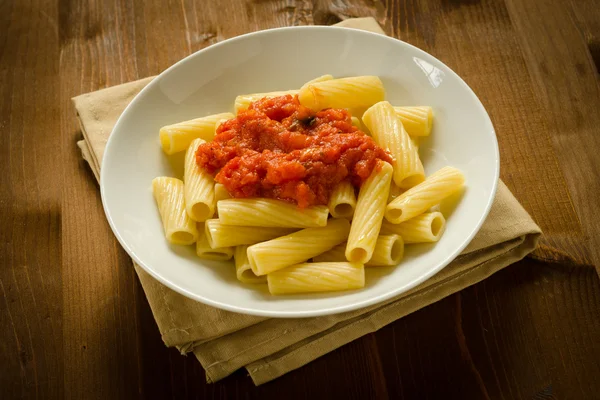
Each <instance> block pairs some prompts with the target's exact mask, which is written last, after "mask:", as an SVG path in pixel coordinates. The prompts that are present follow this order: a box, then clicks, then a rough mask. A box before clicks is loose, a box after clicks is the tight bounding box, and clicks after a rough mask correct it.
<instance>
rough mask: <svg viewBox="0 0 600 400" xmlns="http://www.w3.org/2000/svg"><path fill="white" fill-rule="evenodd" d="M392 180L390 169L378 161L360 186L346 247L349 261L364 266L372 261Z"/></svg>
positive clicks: (387, 165)
mask: <svg viewBox="0 0 600 400" xmlns="http://www.w3.org/2000/svg"><path fill="white" fill-rule="evenodd" d="M391 180H392V166H391V165H390V164H388V163H386V162H382V161H380V162H379V163H378V164H377V166H376V168H375V169H374V170H373V172H372V173H371V176H369V178H367V180H366V181H364V182H363V184H362V186H361V188H360V191H359V192H358V200H357V202H356V209H355V210H354V218H353V220H352V226H351V228H350V235H349V236H348V245H347V246H346V259H347V260H348V261H353V262H360V263H363V264H365V263H367V262H368V261H369V260H370V259H371V256H372V255H373V250H374V249H375V242H376V241H377V236H378V235H379V229H380V228H381V221H382V220H383V214H384V211H385V205H386V203H387V198H388V195H389V191H390V182H391Z"/></svg>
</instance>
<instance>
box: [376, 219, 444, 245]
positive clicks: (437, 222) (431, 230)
mask: <svg viewBox="0 0 600 400" xmlns="http://www.w3.org/2000/svg"><path fill="white" fill-rule="evenodd" d="M445 228H446V219H445V218H444V216H443V215H442V213H441V212H427V213H423V214H421V215H417V216H416V217H414V218H411V219H409V220H408V221H404V222H402V223H401V224H392V223H390V222H388V221H383V224H382V225H381V233H389V234H396V235H400V236H402V239H404V243H431V242H437V241H438V240H440V238H441V237H442V234H443V233H444V229H445Z"/></svg>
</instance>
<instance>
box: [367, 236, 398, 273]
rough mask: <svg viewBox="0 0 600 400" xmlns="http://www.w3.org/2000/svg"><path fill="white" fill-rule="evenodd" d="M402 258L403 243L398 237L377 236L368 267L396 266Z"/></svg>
mask: <svg viewBox="0 0 600 400" xmlns="http://www.w3.org/2000/svg"><path fill="white" fill-rule="evenodd" d="M403 256H404V241H403V240H402V237H401V236H398V235H379V237H378V238H377V242H376V243H375V249H374V250H373V256H372V257H371V259H370V260H369V262H368V263H366V264H365V265H366V266H369V267H380V266H392V265H398V263H399V262H400V260H402V257H403Z"/></svg>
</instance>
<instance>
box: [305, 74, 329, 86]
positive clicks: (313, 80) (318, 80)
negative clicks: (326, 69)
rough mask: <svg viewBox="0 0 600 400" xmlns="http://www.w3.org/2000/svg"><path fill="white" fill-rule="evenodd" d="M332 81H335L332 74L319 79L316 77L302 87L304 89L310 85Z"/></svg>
mask: <svg viewBox="0 0 600 400" xmlns="http://www.w3.org/2000/svg"><path fill="white" fill-rule="evenodd" d="M332 79H333V75H330V74H326V75H321V76H318V77H316V78H314V79H311V80H310V81H308V82H306V83H305V84H304V85H302V87H304V86H306V85H310V84H311V83H317V82H324V81H330V80H332Z"/></svg>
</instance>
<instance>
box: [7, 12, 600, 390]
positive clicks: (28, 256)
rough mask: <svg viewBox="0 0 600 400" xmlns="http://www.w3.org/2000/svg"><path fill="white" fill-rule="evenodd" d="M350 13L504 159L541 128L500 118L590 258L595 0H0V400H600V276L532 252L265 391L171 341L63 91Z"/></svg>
mask: <svg viewBox="0 0 600 400" xmlns="http://www.w3.org/2000/svg"><path fill="white" fill-rule="evenodd" d="M355 16H374V17H376V18H377V19H378V21H379V22H380V23H381V24H382V26H384V28H385V30H386V32H387V33H388V34H391V35H393V36H395V37H399V38H401V39H403V40H405V41H407V42H409V43H412V44H415V45H417V46H419V47H421V48H423V49H424V50H426V51H429V52H431V53H432V54H433V55H434V56H437V57H439V58H440V59H441V60H442V61H444V62H446V63H447V64H448V65H449V66H450V67H451V68H453V69H454V70H455V71H457V72H458V73H459V74H460V75H461V76H463V77H464V78H465V80H466V81H467V83H469V84H470V85H471V86H472V87H473V88H474V89H475V91H476V93H478V95H479V96H480V97H481V99H482V101H483V102H484V105H485V106H486V107H487V108H488V110H489V111H490V114H491V116H492V119H493V120H494V123H495V125H496V128H497V130H498V133H499V137H500V142H501V148H503V149H506V148H507V147H506V145H507V143H506V142H503V137H504V138H505V137H506V136H503V135H502V133H503V132H513V133H515V132H517V133H519V134H521V135H523V137H524V138H526V137H528V135H531V134H532V132H530V131H529V130H528V128H527V126H525V125H522V124H521V125H520V124H518V123H516V122H513V118H512V117H510V118H509V117H507V115H506V112H507V110H511V112H512V113H517V114H518V115H521V116H522V118H521V120H524V119H527V118H528V116H529V115H532V116H535V118H537V119H536V121H534V122H535V124H537V125H535V126H536V127H538V128H539V127H542V128H539V129H543V130H545V131H547V132H548V135H549V136H548V137H549V138H550V139H549V140H550V141H551V142H552V146H553V147H554V150H555V152H556V154H557V156H558V162H559V164H560V168H561V170H562V172H563V173H564V176H565V178H566V181H567V184H568V188H569V190H570V193H571V200H572V202H573V204H574V206H575V209H576V212H577V215H578V216H579V219H580V222H581V225H582V226H583V236H584V238H585V237H587V239H589V240H590V243H591V246H590V250H591V255H590V257H591V259H592V260H595V262H596V265H598V260H599V259H600V258H599V255H600V240H599V237H600V229H599V228H598V224H599V222H600V218H599V215H600V200H599V197H600V190H599V188H600V178H599V176H600V155H599V153H600V128H599V127H600V84H599V82H600V81H599V75H598V64H599V63H600V2H599V1H597V0H562V1H561V0H527V1H522V0H381V1H376V0H333V1H326V0H312V1H311V0H223V1H216V0H214V1H209V0H204V1H201V0H197V1H193V0H170V1H159V0H146V1H144V0H132V1H127V0H106V1H101V0H88V1H76V0H58V1H57V0H18V1H17V0H15V1H6V0H0V262H1V263H0V267H1V269H0V397H1V398H23V397H25V398H30V397H31V398H34V397H40V398H61V397H68V398H77V399H80V398H86V399H87V398H90V399H91V398H103V399H104V398H128V399H130V398H137V397H148V398H154V397H157V398H183V397H190V398H223V399H225V398H227V399H229V398H234V399H235V398H244V399H258V398H261V399H269V398H273V399H275V398H277V399H279V398H290V399H292V398H299V399H304V398H306V399H310V398H321V397H323V398H333V397H334V396H337V395H339V396H342V398H348V399H367V398H377V399H387V398H389V399H404V398H406V399H412V398H419V399H435V398H468V399H480V398H482V399H486V398H489V399H516V398H523V399H530V398H540V399H541V398H557V399H593V398H600V379H599V378H600V362H599V360H600V282H599V280H598V276H597V274H596V272H595V271H594V269H593V268H586V267H574V266H569V265H566V264H563V265H561V264H548V263H542V262H539V261H533V260H524V261H522V262H519V263H517V264H514V265H512V266H510V267H508V268H506V269H505V270H503V271H501V272H499V273H498V274H496V275H494V276H492V277H491V278H490V279H488V280H486V281H484V282H482V283H480V284H478V285H475V286H473V287H471V288H468V289H466V290H464V291H462V292H460V293H458V294H455V295H453V296H450V297H448V298H446V299H445V300H443V301H441V302H439V303H437V304H434V305H432V306H429V307H427V308H425V309H423V310H421V311H419V312H416V313H414V314H412V315H410V316H408V317H406V318H403V319H402V320H399V321H397V322H395V323H392V324H390V325H389V326H387V327H385V328H383V329H382V330H381V331H379V332H377V333H375V334H370V335H367V336H365V337H363V338H361V339H359V340H356V341H354V342H353V343H351V344H349V345H346V346H344V347H342V348H340V349H338V350H336V351H334V352H332V353H330V354H328V355H326V356H324V357H322V358H320V359H318V360H316V361H314V362H312V363H310V364H309V365H307V366H305V367H303V368H301V369H299V370H297V371H294V372H292V373H290V374H288V375H285V376H284V377H282V378H280V379H277V380H275V381H273V382H271V383H268V384H265V385H263V386H260V387H258V388H256V387H254V385H253V384H252V382H251V380H250V379H249V378H248V377H247V376H246V374H245V372H244V371H238V372H237V373H235V374H234V375H233V376H231V377H229V378H227V379H225V380H223V381H221V382H218V383H216V384H211V385H208V384H206V383H205V377H204V372H203V370H202V368H201V367H200V365H199V364H198V362H197V361H196V360H195V359H194V358H193V357H183V356H181V355H179V354H178V352H177V351H176V350H173V349H167V348H165V347H164V345H163V343H162V341H161V339H160V335H159V332H158V329H157V327H156V325H155V323H154V320H153V318H152V314H151V312H150V309H149V306H148V303H147V301H146V299H145V297H144V294H143V291H142V289H141V287H140V285H139V282H138V280H137V278H136V275H135V273H134V270H133V268H132V266H131V262H130V260H129V259H128V257H127V255H126V254H125V252H124V251H123V250H122V249H121V248H120V247H119V245H118V243H117V242H116V240H115V239H114V238H113V235H112V234H111V232H110V229H109V227H108V224H107V223H106V221H105V218H104V214H103V212H102V207H101V204H100V196H99V193H98V187H97V185H96V183H95V181H94V179H93V177H92V176H91V173H90V171H89V170H88V168H87V167H86V165H85V164H84V163H83V162H82V161H81V160H80V156H79V153H78V151H77V149H76V146H75V142H76V140H77V139H78V138H79V133H78V127H77V124H76V120H75V113H74V110H73V108H72V105H71V103H70V99H71V97H73V96H75V95H78V94H81V93H85V92H89V91H93V90H97V89H100V88H104V87H107V86H111V85H115V84H119V83H123V82H127V81H130V80H134V79H138V78H143V77H146V76H150V75H155V74H158V73H160V72H161V71H162V70H163V69H165V68H167V67H168V66H170V65H171V64H172V63H174V62H176V61H178V60H179V59H181V58H183V57H184V56H186V55H188V54H190V53H192V52H193V51H196V50H198V49H200V48H203V47H205V46H207V45H210V44H212V43H215V42H217V41H219V40H222V39H225V38H228V37H232V36H235V35H238V34H242V33H246V32H250V31H255V30H259V29H264V28H271V27H278V26H285V25H299V24H332V23H335V22H338V21H340V20H341V19H346V18H349V17H355ZM490 83H492V84H491V85H490ZM512 104H517V105H518V107H520V108H521V109H519V110H515V109H514V107H512V108H511V105H512ZM538 128H536V129H538ZM504 140H506V139H504ZM509 144H510V143H509ZM506 156H510V157H512V156H514V157H518V156H519V155H518V154H516V155H514V153H508V152H506V150H505V152H504V153H503V157H506ZM524 162H527V160H525V161H524ZM521 174H522V175H518V176H523V177H525V176H527V175H526V174H527V171H522V172H521ZM515 176H517V175H515ZM503 178H504V179H505V180H508V181H511V179H512V182H513V186H512V187H511V189H513V190H516V193H517V195H518V190H519V185H518V184H517V181H518V179H516V178H514V177H513V176H509V175H507V172H506V170H504V175H503ZM513 178H514V179H513ZM534 178H535V177H534ZM532 179H533V178H532ZM523 189H524V188H523ZM536 217H538V219H543V218H549V219H548V221H550V219H551V218H552V215H545V216H539V215H538V216H536ZM542 217H543V218H542ZM559 234H560V232H559Z"/></svg>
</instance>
